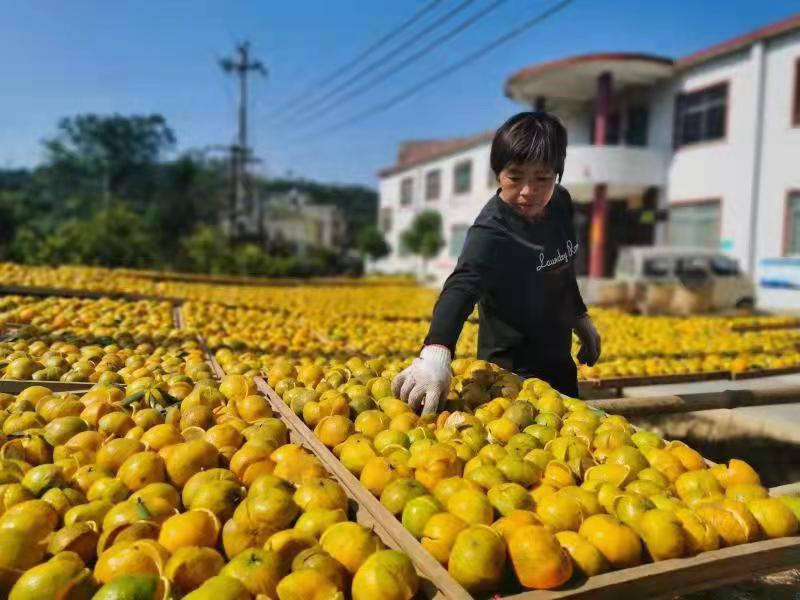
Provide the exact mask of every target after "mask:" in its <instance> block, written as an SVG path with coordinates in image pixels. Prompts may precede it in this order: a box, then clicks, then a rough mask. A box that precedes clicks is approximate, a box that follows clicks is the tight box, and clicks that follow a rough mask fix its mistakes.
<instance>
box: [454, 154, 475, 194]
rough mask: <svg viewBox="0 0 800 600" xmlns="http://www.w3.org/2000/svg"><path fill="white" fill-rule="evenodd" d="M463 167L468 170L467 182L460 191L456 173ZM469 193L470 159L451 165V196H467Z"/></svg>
mask: <svg viewBox="0 0 800 600" xmlns="http://www.w3.org/2000/svg"><path fill="white" fill-rule="evenodd" d="M464 167H468V168H469V182H468V184H467V186H466V188H465V189H461V188H459V186H458V172H459V169H461V168H464ZM470 191H472V159H471V158H467V159H464V160H460V161H458V162H457V163H456V164H455V165H453V195H454V196H455V195H461V194H469V193H470Z"/></svg>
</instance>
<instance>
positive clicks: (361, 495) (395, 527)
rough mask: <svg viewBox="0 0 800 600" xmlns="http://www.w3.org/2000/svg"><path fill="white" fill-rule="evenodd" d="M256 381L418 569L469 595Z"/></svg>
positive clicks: (444, 588) (447, 591)
mask: <svg viewBox="0 0 800 600" xmlns="http://www.w3.org/2000/svg"><path fill="white" fill-rule="evenodd" d="M255 381H256V385H257V386H258V389H259V390H260V391H261V393H263V394H264V395H265V396H266V397H267V399H268V400H269V402H270V404H271V405H272V408H273V410H274V411H275V412H277V413H278V414H279V415H280V416H281V418H282V419H283V420H284V421H285V422H286V423H287V424H288V425H290V426H291V428H292V429H294V430H295V431H297V432H298V433H299V434H300V435H301V436H302V437H303V438H304V439H305V441H306V444H307V445H308V447H309V449H311V450H312V451H313V453H314V454H315V455H316V456H317V458H319V459H320V461H322V463H323V464H324V465H325V466H326V467H327V468H328V470H329V471H330V472H331V473H333V474H334V475H335V476H336V478H337V479H338V480H339V481H341V482H342V485H344V487H345V488H346V489H348V490H349V491H350V493H351V494H352V496H353V498H354V499H355V500H356V502H358V504H359V505H360V506H363V507H364V509H365V510H366V511H367V512H369V514H370V515H371V516H372V518H373V519H374V520H375V521H376V522H378V523H381V525H382V526H383V527H384V528H385V529H386V531H387V533H388V535H389V536H390V537H391V538H392V540H393V541H394V543H395V544H396V546H397V547H398V548H399V549H401V550H402V551H404V552H405V553H406V554H408V555H409V557H410V558H411V560H412V561H413V562H414V564H415V565H416V566H417V568H418V569H419V571H420V572H421V573H422V574H423V575H424V576H425V577H426V578H428V579H430V581H432V582H433V584H434V585H435V586H436V588H437V589H438V590H439V591H440V592H441V593H442V594H444V595H445V596H446V597H448V598H452V599H454V600H455V599H464V600H465V599H467V598H470V595H469V594H468V593H467V591H466V590H465V589H464V588H463V587H461V586H460V585H459V584H458V582H456V581H455V580H454V579H453V578H452V577H451V576H450V574H449V573H448V572H447V571H446V570H445V569H444V567H442V565H441V564H439V562H438V561H436V560H435V559H434V558H433V557H432V556H431V555H430V554H428V552H427V551H425V550H424V549H423V548H422V546H420V545H419V542H417V540H416V539H415V538H414V536H412V535H411V534H410V533H409V532H408V531H406V529H405V528H404V527H403V526H402V525H401V524H400V522H399V521H398V520H397V519H396V518H395V517H394V515H392V514H391V513H390V512H389V511H388V510H386V508H384V506H383V505H382V504H381V503H380V502H379V501H378V499H377V498H375V496H373V495H372V494H371V493H370V492H369V491H367V489H366V488H365V487H364V486H362V485H361V483H360V482H359V481H358V479H356V478H355V476H354V475H353V474H352V473H350V471H348V470H347V469H345V468H344V466H343V465H342V463H340V462H339V460H338V459H337V458H336V457H335V456H334V455H333V453H332V452H331V451H330V450H329V449H328V448H327V447H326V446H325V445H324V444H323V443H322V442H320V441H319V440H318V439H317V437H316V436H315V435H314V434H313V432H312V431H311V430H310V429H309V428H308V427H307V426H306V424H305V423H303V421H302V420H301V419H300V418H299V417H298V416H297V415H296V414H294V412H293V411H292V410H291V409H290V408H289V407H288V406H287V405H286V404H285V403H284V402H283V400H281V398H280V397H279V396H278V394H277V393H276V392H275V390H273V389H272V388H271V387H270V386H269V385H268V384H267V382H266V381H265V380H264V379H263V378H261V377H256V379H255Z"/></svg>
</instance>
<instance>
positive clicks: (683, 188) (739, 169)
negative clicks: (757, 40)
mask: <svg viewBox="0 0 800 600" xmlns="http://www.w3.org/2000/svg"><path fill="white" fill-rule="evenodd" d="M753 79H754V73H753V64H752V61H751V60H750V53H749V51H745V52H737V53H735V54H733V55H729V56H726V57H724V58H721V59H719V60H716V61H712V62H708V63H703V64H701V65H698V66H697V67H695V68H692V69H691V70H690V71H689V72H687V73H685V74H683V76H682V77H681V78H680V79H679V80H678V81H677V82H676V87H675V90H674V91H675V92H676V93H677V92H681V91H682V92H691V91H693V90H698V89H701V88H705V87H709V86H713V85H715V84H718V83H723V82H727V83H728V111H727V113H728V114H727V124H726V136H725V138H724V139H721V140H715V141H711V142H701V143H698V144H692V145H689V146H684V147H681V148H679V149H678V150H677V151H676V152H675V153H674V154H673V156H672V161H671V163H670V165H669V172H668V176H667V178H668V183H667V185H668V190H669V202H670V204H676V203H681V202H690V201H694V200H706V199H719V200H720V219H721V223H720V244H721V245H722V248H723V249H724V250H725V251H727V252H729V253H730V254H731V255H733V256H734V257H736V258H737V259H738V260H739V261H740V263H741V265H742V266H743V267H746V266H747V257H748V252H749V244H750V240H749V238H750V230H749V225H748V223H749V213H750V211H749V206H750V199H751V197H752V193H751V177H752V170H753V169H752V164H753V153H754V129H753V127H752V123H753V120H754V110H755V97H756V92H757V90H756V87H757V86H756V85H754V81H753ZM674 103H675V93H673V94H672V95H671V97H670V98H669V103H668V104H666V105H665V106H666V107H668V109H669V111H670V114H673V115H674V110H675V109H674ZM670 129H671V128H670ZM670 144H671V140H670Z"/></svg>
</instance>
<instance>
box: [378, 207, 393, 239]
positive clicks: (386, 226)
mask: <svg viewBox="0 0 800 600" xmlns="http://www.w3.org/2000/svg"><path fill="white" fill-rule="evenodd" d="M380 228H381V231H382V232H383V233H384V234H386V233H389V232H390V231H391V230H392V209H391V208H382V209H381V217H380Z"/></svg>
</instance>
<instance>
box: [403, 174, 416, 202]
mask: <svg viewBox="0 0 800 600" xmlns="http://www.w3.org/2000/svg"><path fill="white" fill-rule="evenodd" d="M413 199H414V180H413V179H411V177H404V178H403V179H401V180H400V206H409V205H410V204H411V201H412V200H413Z"/></svg>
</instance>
